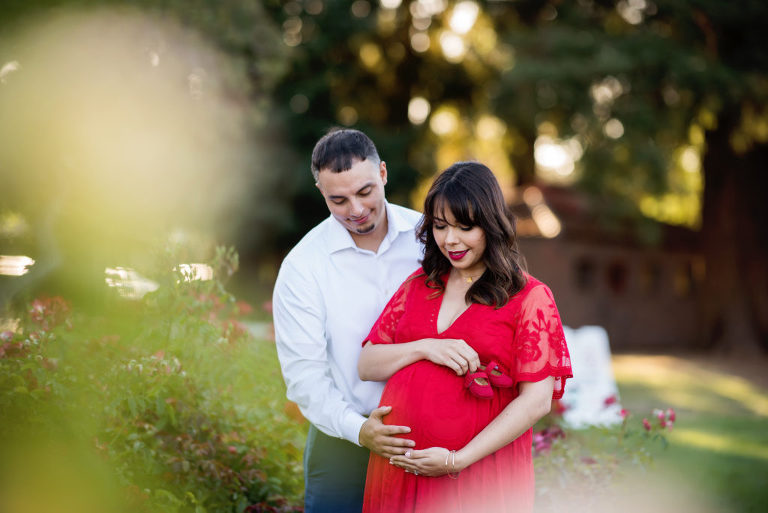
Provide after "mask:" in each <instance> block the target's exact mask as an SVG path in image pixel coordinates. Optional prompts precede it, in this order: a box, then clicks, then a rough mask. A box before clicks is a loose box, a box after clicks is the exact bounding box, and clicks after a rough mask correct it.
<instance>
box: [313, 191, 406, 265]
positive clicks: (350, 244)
mask: <svg viewBox="0 0 768 513" xmlns="http://www.w3.org/2000/svg"><path fill="white" fill-rule="evenodd" d="M384 208H385V209H386V212H387V234H386V235H385V236H384V240H383V241H382V242H381V244H382V245H381V246H379V251H381V250H383V249H386V247H389V244H386V245H385V244H384V243H385V242H386V241H392V240H394V239H395V237H397V235H398V234H399V233H401V232H407V231H410V230H413V226H412V225H410V224H409V223H408V221H407V220H406V219H405V218H404V217H403V216H402V215H400V212H398V211H397V210H396V209H394V208H392V205H390V204H389V202H388V201H386V200H385V201H384ZM327 240H328V249H329V250H330V252H331V253H334V252H336V251H341V250H342V249H347V248H353V249H354V248H356V247H357V246H356V245H355V241H354V240H353V239H352V236H351V235H350V234H349V231H348V230H347V229H346V228H345V227H344V225H343V224H341V223H340V222H339V221H338V220H337V219H336V218H335V217H333V215H331V216H330V224H329V229H328V239H327Z"/></svg>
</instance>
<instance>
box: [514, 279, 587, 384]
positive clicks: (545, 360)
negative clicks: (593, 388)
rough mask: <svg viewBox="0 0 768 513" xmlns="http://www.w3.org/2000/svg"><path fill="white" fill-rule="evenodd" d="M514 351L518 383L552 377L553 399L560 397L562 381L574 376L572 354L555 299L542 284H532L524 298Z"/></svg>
mask: <svg viewBox="0 0 768 513" xmlns="http://www.w3.org/2000/svg"><path fill="white" fill-rule="evenodd" d="M514 350H515V355H516V361H517V368H516V371H517V372H516V375H517V381H518V382H521V381H531V382H535V381H541V380H542V379H545V378H547V377H549V376H554V377H555V388H554V391H553V393H552V398H553V399H560V398H561V397H563V392H564V391H565V380H566V379H567V378H572V377H573V372H572V370H571V357H570V355H569V354H568V346H567V345H566V344H565V335H564V334H563V323H562V322H561V321H560V314H559V313H558V312H557V306H555V300H554V298H553V297H552V292H551V291H550V290H549V287H547V286H546V285H544V284H541V285H535V286H534V287H533V289H531V290H530V291H529V292H528V295H527V296H526V297H525V298H524V299H523V302H522V305H521V309H520V318H519V321H518V323H517V328H516V330H515V340H514Z"/></svg>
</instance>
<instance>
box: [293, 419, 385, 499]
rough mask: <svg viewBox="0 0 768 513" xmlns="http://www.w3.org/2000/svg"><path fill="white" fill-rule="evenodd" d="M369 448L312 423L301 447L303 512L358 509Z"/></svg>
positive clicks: (363, 486) (361, 496)
mask: <svg viewBox="0 0 768 513" xmlns="http://www.w3.org/2000/svg"><path fill="white" fill-rule="evenodd" d="M369 455H370V452H369V451H368V449H366V448H365V447H358V446H357V445H355V444H353V443H351V442H348V441H346V440H343V439H341V438H334V437H331V436H328V435H326V434H325V433H323V432H322V431H320V430H319V429H317V428H316V427H315V426H313V425H312V424H310V425H309V433H307V445H306V447H305V448H304V487H305V493H304V511H305V513H360V511H362V509H363V492H364V490H365V474H366V471H367V469H368V456H369Z"/></svg>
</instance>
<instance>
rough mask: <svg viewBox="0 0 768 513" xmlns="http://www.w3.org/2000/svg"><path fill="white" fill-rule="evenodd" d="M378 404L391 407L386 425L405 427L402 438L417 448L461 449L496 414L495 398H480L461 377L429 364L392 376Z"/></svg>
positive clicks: (405, 369) (425, 363) (422, 364)
mask: <svg viewBox="0 0 768 513" xmlns="http://www.w3.org/2000/svg"><path fill="white" fill-rule="evenodd" d="M380 404H381V405H383V406H392V412H391V413H390V414H389V415H387V416H386V417H384V422H385V423H386V424H393V425H400V426H408V427H410V428H411V432H410V433H409V434H407V435H404V436H403V437H404V438H409V439H411V440H413V441H414V442H416V448H417V449H424V448H427V447H433V446H437V447H446V448H448V449H460V448H461V447H463V446H464V445H466V443H467V442H469V440H471V439H472V438H473V437H474V436H475V435H476V434H477V433H479V432H480V431H481V430H482V429H483V427H485V426H486V425H487V424H488V423H489V422H490V421H491V419H493V417H494V416H495V415H496V413H498V411H499V408H498V406H499V405H498V401H497V400H496V398H494V399H491V400H488V399H479V398H477V397H475V396H473V395H471V394H470V393H469V392H468V391H467V390H466V389H465V388H464V376H457V375H456V373H454V372H453V371H452V370H450V369H448V368H447V367H443V366H440V365H436V364H434V363H432V362H429V361H420V362H416V363H414V364H412V365H409V366H408V367H405V368H403V369H401V370H400V371H398V372H397V373H395V374H394V375H393V376H392V377H391V378H390V379H389V381H387V385H386V387H385V388H384V393H383V395H382V397H381V403H380Z"/></svg>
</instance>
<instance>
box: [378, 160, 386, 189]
mask: <svg viewBox="0 0 768 513" xmlns="http://www.w3.org/2000/svg"><path fill="white" fill-rule="evenodd" d="M379 176H381V183H383V184H384V185H387V163H386V162H384V161H383V160H382V161H381V162H379Z"/></svg>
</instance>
